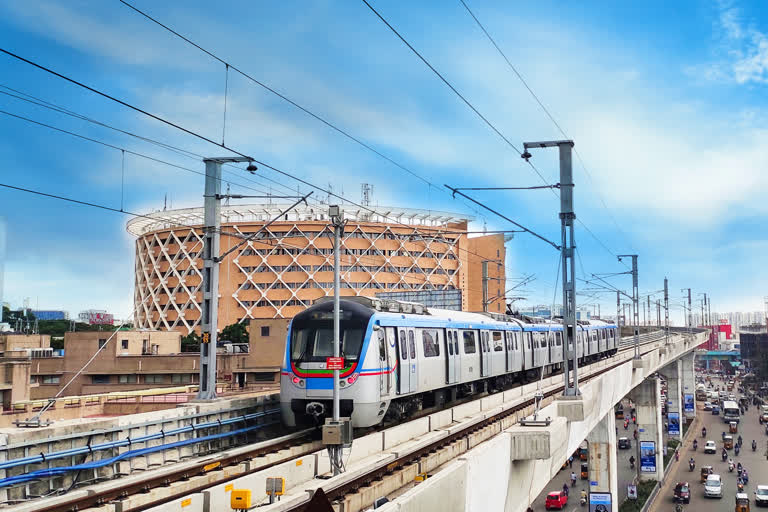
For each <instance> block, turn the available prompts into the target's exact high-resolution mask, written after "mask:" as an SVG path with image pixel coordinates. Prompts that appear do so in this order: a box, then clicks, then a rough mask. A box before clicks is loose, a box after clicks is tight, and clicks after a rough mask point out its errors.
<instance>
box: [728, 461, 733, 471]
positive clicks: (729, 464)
mask: <svg viewBox="0 0 768 512" xmlns="http://www.w3.org/2000/svg"><path fill="white" fill-rule="evenodd" d="M728 472H729V473H733V462H729V463H728Z"/></svg>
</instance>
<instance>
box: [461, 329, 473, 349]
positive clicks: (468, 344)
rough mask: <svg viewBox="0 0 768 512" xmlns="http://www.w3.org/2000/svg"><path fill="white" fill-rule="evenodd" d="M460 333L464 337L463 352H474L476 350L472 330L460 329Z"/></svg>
mask: <svg viewBox="0 0 768 512" xmlns="http://www.w3.org/2000/svg"><path fill="white" fill-rule="evenodd" d="M461 335H462V337H463V338H464V353H465V354H474V353H475V351H476V347H475V333H474V332H472V331H462V332H461Z"/></svg>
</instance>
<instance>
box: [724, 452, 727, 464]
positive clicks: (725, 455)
mask: <svg viewBox="0 0 768 512" xmlns="http://www.w3.org/2000/svg"><path fill="white" fill-rule="evenodd" d="M726 459H728V454H727V453H726V452H723V462H725V461H726Z"/></svg>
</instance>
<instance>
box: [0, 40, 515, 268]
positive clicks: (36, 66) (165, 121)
mask: <svg viewBox="0 0 768 512" xmlns="http://www.w3.org/2000/svg"><path fill="white" fill-rule="evenodd" d="M0 52H2V53H4V54H6V55H8V56H10V57H13V58H15V59H18V60H20V61H22V62H24V63H27V64H29V65H31V66H33V67H35V68H38V69H40V70H42V71H45V72H47V73H50V74H52V75H54V76H56V77H58V78H61V79H62V80H65V81H68V82H70V83H72V84H75V85H77V86H79V87H82V88H84V89H86V90H88V91H91V92H93V93H94V94H97V95H99V96H102V97H104V98H107V99H110V100H112V101H114V102H116V103H118V104H120V105H123V106H125V107H127V108H129V109H131V110H134V111H136V112H140V113H142V114H144V115H146V116H148V117H150V118H152V119H156V120H158V121H160V122H162V123H165V124H167V125H169V126H172V127H175V128H178V129H179V130H181V131H183V132H184V133H188V134H190V135H192V136H194V137H197V138H198V139H201V140H204V141H206V142H209V143H211V144H213V145H215V146H218V147H221V148H224V149H226V150H228V151H231V152H233V153H235V154H237V155H240V156H242V157H244V158H248V159H249V161H251V162H255V163H257V164H259V165H261V166H262V167H266V168H268V169H271V170H273V171H275V172H277V173H279V174H282V175H284V176H286V177H288V178H291V179H293V180H296V181H298V182H299V183H303V184H304V185H307V186H309V187H312V188H314V189H317V190H320V191H322V192H325V193H326V194H328V195H329V196H334V197H336V198H338V199H340V200H342V201H346V202H347V203H349V204H352V205H354V206H356V207H358V208H361V209H363V210H366V211H369V212H371V213H373V214H375V215H380V216H381V217H382V218H385V219H387V218H388V219H391V220H393V222H394V223H396V224H399V225H401V226H404V227H406V228H409V229H412V226H408V225H407V224H403V223H402V222H400V221H399V220H397V219H394V218H392V217H389V216H387V215H382V214H381V213H380V212H377V211H376V210H373V209H372V208H370V207H368V206H365V205H362V204H360V203H357V202H355V201H352V200H350V199H347V198H346V197H344V196H341V195H339V194H336V193H335V192H332V191H331V190H328V189H325V188H323V187H320V186H318V185H314V184H312V183H310V182H308V181H306V180H304V179H302V178H300V177H298V176H296V175H293V174H291V173H288V172H286V171H283V170H280V169H278V168H277V167H274V166H272V165H269V164H267V163H266V162H263V161H260V160H256V159H255V158H253V157H250V156H247V155H245V154H244V153H241V152H239V151H237V150H235V149H233V148H231V147H229V146H225V145H223V144H219V143H218V142H215V141H213V140H211V139H209V138H208V137H205V136H203V135H200V134H199V133H196V132H194V131H192V130H189V129H187V128H184V127H182V126H179V125H176V124H175V123H172V122H171V121H168V120H166V119H163V118H162V117H159V116H157V115H155V114H152V113H150V112H147V111H145V110H143V109H141V108H139V107H136V106H134V105H131V104H130V103H127V102H125V101H123V100H120V99H118V98H116V97H114V96H111V95H109V94H107V93H105V92H102V91H99V90H98V89H94V88H93V87H90V86H88V85H86V84H84V83H82V82H79V81H77V80H74V79H72V78H69V77H67V76H65V75H63V74H61V73H58V72H56V71H54V70H52V69H49V68H47V67H45V66H43V65H41V64H37V63H36V62H33V61H31V60H29V59H26V58H24V57H21V56H19V55H16V54H15V53H12V52H10V51H8V50H6V49H4V48H0ZM459 250H460V251H465V252H466V253H467V254H472V255H474V256H477V257H478V258H481V259H483V258H484V256H482V255H481V254H478V253H475V252H472V251H469V250H468V249H464V248H459ZM510 270H511V269H510Z"/></svg>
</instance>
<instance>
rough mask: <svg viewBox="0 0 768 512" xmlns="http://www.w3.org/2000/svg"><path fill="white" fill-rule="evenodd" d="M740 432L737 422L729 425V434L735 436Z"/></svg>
mask: <svg viewBox="0 0 768 512" xmlns="http://www.w3.org/2000/svg"><path fill="white" fill-rule="evenodd" d="M738 431H739V424H738V423H736V422H735V421H731V422H729V423H728V432H730V433H731V434H735V433H736V432H738Z"/></svg>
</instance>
